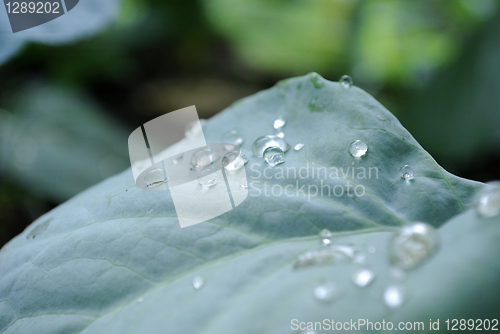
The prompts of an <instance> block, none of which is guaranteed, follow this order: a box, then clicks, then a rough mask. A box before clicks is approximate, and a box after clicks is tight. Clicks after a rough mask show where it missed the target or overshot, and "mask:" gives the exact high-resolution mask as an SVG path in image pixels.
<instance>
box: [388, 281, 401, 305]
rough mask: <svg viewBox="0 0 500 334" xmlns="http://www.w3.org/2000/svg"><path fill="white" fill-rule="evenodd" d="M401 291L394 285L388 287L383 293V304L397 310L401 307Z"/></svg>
mask: <svg viewBox="0 0 500 334" xmlns="http://www.w3.org/2000/svg"><path fill="white" fill-rule="evenodd" d="M403 302H404V292H403V289H402V288H401V287H399V286H396V285H391V286H388V287H387V288H386V289H385V291H384V303H385V305H387V306H388V307H390V308H398V307H400V306H401V305H403Z"/></svg>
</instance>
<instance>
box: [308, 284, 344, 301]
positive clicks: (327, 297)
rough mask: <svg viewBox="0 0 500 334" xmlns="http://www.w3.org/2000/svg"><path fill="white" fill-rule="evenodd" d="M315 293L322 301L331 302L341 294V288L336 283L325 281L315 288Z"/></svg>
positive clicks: (315, 296)
mask: <svg viewBox="0 0 500 334" xmlns="http://www.w3.org/2000/svg"><path fill="white" fill-rule="evenodd" d="M313 295H314V298H316V299H317V300H319V301H321V302H324V303H330V302H332V301H334V300H335V299H337V298H338V297H339V296H340V290H339V288H338V287H337V285H335V284H334V283H324V284H320V285H318V286H316V287H315V288H314V291H313Z"/></svg>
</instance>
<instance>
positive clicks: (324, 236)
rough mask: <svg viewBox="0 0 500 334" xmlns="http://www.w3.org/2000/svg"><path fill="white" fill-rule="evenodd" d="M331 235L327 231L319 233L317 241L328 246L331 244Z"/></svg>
mask: <svg viewBox="0 0 500 334" xmlns="http://www.w3.org/2000/svg"><path fill="white" fill-rule="evenodd" d="M332 238H333V233H332V232H331V231H329V230H327V229H324V230H322V231H321V232H319V239H320V240H321V243H322V244H323V245H325V246H326V245H329V244H331V243H332Z"/></svg>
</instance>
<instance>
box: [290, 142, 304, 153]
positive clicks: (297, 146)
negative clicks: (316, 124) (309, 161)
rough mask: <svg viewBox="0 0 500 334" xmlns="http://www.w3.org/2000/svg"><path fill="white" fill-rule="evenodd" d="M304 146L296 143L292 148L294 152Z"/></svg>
mask: <svg viewBox="0 0 500 334" xmlns="http://www.w3.org/2000/svg"><path fill="white" fill-rule="evenodd" d="M304 146H305V145H304V144H302V143H298V144H297V145H295V146H294V148H293V149H294V150H295V151H300V150H301V149H302V148H303V147H304Z"/></svg>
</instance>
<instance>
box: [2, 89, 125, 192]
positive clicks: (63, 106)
mask: <svg viewBox="0 0 500 334" xmlns="http://www.w3.org/2000/svg"><path fill="white" fill-rule="evenodd" d="M8 109H9V112H7V111H1V110H0V139H1V141H0V172H1V173H2V174H4V175H5V176H6V178H8V179H9V180H10V182H15V183H16V184H17V185H20V186H22V187H23V188H24V189H26V191H27V192H30V193H35V194H39V195H40V194H41V195H44V196H45V197H48V198H50V199H52V200H54V201H64V200H66V199H68V198H70V197H72V196H74V195H76V194H78V193H79V192H81V191H83V190H85V189H86V188H88V187H90V186H92V185H94V184H96V183H98V182H100V181H102V180H103V179H105V178H108V177H109V176H111V175H114V174H116V173H118V172H120V171H122V170H124V169H125V168H126V167H127V164H130V163H129V159H128V157H127V151H126V147H124V145H123V143H124V142H126V140H127V131H126V130H125V127H124V126H123V125H122V124H120V123H119V122H117V121H116V120H113V119H112V118H109V117H107V116H105V115H104V113H103V112H102V110H101V108H100V107H98V106H96V105H95V104H94V103H92V101H90V100H89V99H88V97H86V96H85V95H84V94H81V93H79V92H76V91H74V90H70V89H61V88H57V87H51V86H44V85H41V84H36V85H32V86H30V87H27V88H25V89H23V90H22V91H21V92H20V93H18V94H16V95H15V96H14V97H13V102H12V103H11V105H10V106H9V108H8Z"/></svg>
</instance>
